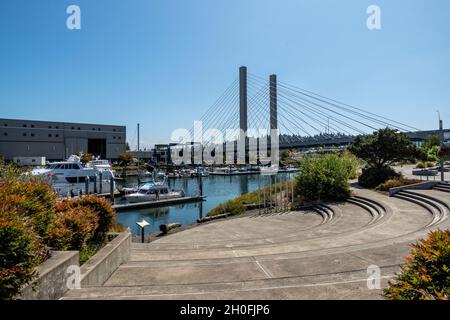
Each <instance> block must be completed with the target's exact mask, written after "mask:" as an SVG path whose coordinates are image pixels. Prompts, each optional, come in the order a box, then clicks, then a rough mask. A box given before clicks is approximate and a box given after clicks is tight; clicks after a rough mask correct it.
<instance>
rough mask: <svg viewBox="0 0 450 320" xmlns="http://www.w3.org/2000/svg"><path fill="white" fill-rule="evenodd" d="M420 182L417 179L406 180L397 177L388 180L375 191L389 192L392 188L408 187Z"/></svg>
mask: <svg viewBox="0 0 450 320" xmlns="http://www.w3.org/2000/svg"><path fill="white" fill-rule="evenodd" d="M419 182H420V180H417V179H406V178H403V177H396V178H392V179H389V180H387V181H386V182H385V183H382V184H380V185H378V186H377V187H376V188H375V190H378V191H389V189H391V188H396V187H401V186H407V185H410V184H414V183H419Z"/></svg>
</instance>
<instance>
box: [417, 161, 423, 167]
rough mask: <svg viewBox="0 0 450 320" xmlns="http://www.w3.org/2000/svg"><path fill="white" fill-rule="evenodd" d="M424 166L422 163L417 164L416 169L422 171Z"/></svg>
mask: <svg viewBox="0 0 450 320" xmlns="http://www.w3.org/2000/svg"><path fill="white" fill-rule="evenodd" d="M424 168H425V164H424V163H423V162H422V161H419V162H417V164H416V169H424Z"/></svg>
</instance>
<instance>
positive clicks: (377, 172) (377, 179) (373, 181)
mask: <svg viewBox="0 0 450 320" xmlns="http://www.w3.org/2000/svg"><path fill="white" fill-rule="evenodd" d="M398 177H400V174H398V173H397V172H395V171H394V170H393V169H391V168H365V169H363V170H362V174H361V175H360V176H359V178H358V183H359V185H360V186H362V187H365V188H375V187H377V186H378V185H380V184H382V183H384V182H386V181H387V180H389V179H393V178H398Z"/></svg>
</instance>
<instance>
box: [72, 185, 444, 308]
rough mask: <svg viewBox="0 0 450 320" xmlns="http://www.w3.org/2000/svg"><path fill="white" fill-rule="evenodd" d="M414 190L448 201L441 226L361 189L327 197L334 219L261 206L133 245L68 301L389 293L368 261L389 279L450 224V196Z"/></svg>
mask: <svg viewBox="0 0 450 320" xmlns="http://www.w3.org/2000/svg"><path fill="white" fill-rule="evenodd" d="M414 192H418V193H423V195H425V196H428V197H431V198H433V199H435V201H439V203H441V206H440V207H439V208H440V210H443V211H444V212H442V214H443V216H442V217H444V218H443V219H441V220H440V221H439V223H438V224H437V225H434V226H432V227H428V225H429V224H430V222H431V221H433V219H435V217H434V214H437V213H433V212H432V211H430V210H427V209H426V208H425V207H423V206H421V205H419V204H417V203H414V202H411V201H409V200H408V199H406V200H405V199H400V198H389V197H388V196H386V195H384V194H380V193H376V192H373V191H369V190H364V189H360V190H356V195H358V196H360V197H362V198H361V199H360V200H358V201H355V202H352V203H350V202H346V203H339V204H337V203H335V204H329V207H330V208H331V209H332V211H333V213H334V214H333V215H332V218H330V219H327V220H326V221H325V220H323V219H324V218H323V217H322V216H321V215H319V214H318V213H317V212H313V211H296V212H289V213H279V214H265V215H259V214H258V213H257V212H255V213H254V214H253V215H250V216H245V217H239V218H233V219H227V220H221V221H216V222H212V223H208V224H205V225H200V226H198V227H195V228H192V229H188V230H185V231H182V232H179V233H175V234H173V235H169V236H167V237H164V238H161V239H158V240H156V241H154V242H152V243H146V244H140V243H133V244H132V253H131V258H130V261H128V262H127V263H124V264H123V265H122V266H120V267H119V269H117V271H116V272H115V273H114V274H113V275H112V276H111V277H110V278H109V279H108V280H107V281H106V282H105V283H104V285H103V286H99V287H89V288H83V289H81V290H72V291H70V292H69V293H68V294H67V295H66V296H65V299H381V298H382V296H381V290H380V289H370V288H368V285H367V279H368V276H369V275H368V271H367V268H368V267H369V266H371V265H376V266H378V267H380V271H381V284H382V287H384V286H386V284H387V280H388V279H389V278H392V277H393V275H394V274H395V272H396V271H398V270H399V268H398V267H399V265H400V264H401V263H402V262H403V261H404V257H405V256H406V255H408V253H409V243H411V242H414V241H416V240H417V239H418V238H421V237H424V236H426V234H427V232H428V231H429V230H431V229H435V228H448V227H449V219H448V213H449V208H450V194H448V193H444V192H439V191H435V190H427V191H416V190H415V191H414ZM364 199H369V200H370V201H368V200H364ZM355 200H356V199H355ZM430 201H431V200H430ZM442 204H445V205H442ZM439 217H441V215H439ZM324 221H325V222H324Z"/></svg>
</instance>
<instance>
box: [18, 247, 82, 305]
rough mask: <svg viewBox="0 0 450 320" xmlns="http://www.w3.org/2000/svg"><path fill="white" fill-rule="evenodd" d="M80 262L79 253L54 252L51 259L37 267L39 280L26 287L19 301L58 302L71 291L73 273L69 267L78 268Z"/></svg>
mask: <svg viewBox="0 0 450 320" xmlns="http://www.w3.org/2000/svg"><path fill="white" fill-rule="evenodd" d="M78 261H79V254H78V251H54V252H52V256H51V257H50V259H48V260H47V261H45V262H44V263H42V264H41V265H39V266H38V267H37V272H38V277H37V279H36V280H34V281H33V283H32V284H29V285H27V286H25V287H24V288H23V289H22V292H21V294H20V295H19V296H18V297H17V299H21V300H57V299H59V298H61V297H62V296H63V295H64V294H65V293H66V292H67V291H69V288H68V287H67V280H68V278H69V276H70V275H71V273H68V272H67V270H68V268H69V266H78V265H79V263H78ZM33 286H34V290H33Z"/></svg>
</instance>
